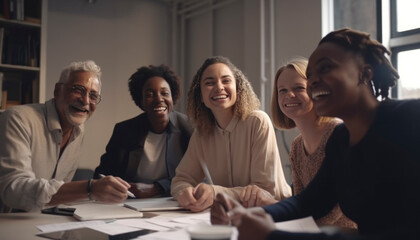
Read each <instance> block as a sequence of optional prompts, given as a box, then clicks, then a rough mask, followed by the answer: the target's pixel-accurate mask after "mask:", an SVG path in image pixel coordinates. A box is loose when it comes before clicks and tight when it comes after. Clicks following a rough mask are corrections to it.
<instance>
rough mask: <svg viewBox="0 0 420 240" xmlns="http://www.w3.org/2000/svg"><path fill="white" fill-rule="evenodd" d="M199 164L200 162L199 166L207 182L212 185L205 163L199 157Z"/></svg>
mask: <svg viewBox="0 0 420 240" xmlns="http://www.w3.org/2000/svg"><path fill="white" fill-rule="evenodd" d="M200 164H201V168H202V169H203V172H204V175H205V176H206V179H207V182H208V184H210V185H213V180H212V179H211V176H210V172H209V169H208V167H207V164H206V163H205V162H204V160H203V159H201V158H200Z"/></svg>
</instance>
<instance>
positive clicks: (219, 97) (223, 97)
mask: <svg viewBox="0 0 420 240" xmlns="http://www.w3.org/2000/svg"><path fill="white" fill-rule="evenodd" d="M226 98H228V96H227V95H219V96H214V97H212V99H213V100H217V99H226Z"/></svg>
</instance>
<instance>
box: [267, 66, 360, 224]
mask: <svg viewBox="0 0 420 240" xmlns="http://www.w3.org/2000/svg"><path fill="white" fill-rule="evenodd" d="M307 65H308V61H307V60H306V59H305V58H295V59H293V60H291V61H289V62H288V63H286V64H285V65H283V66H282V67H280V68H279V70H277V73H276V77H275V82H274V86H273V95H272V98H271V115H272V116H271V118H272V120H273V124H274V126H275V127H276V128H278V129H292V128H294V127H297V129H298V130H299V132H300V135H298V136H297V137H296V138H295V140H294V141H293V142H292V144H291V151H290V156H289V157H290V164H291V166H292V176H293V190H294V193H295V194H298V193H300V192H301V191H302V190H303V189H304V188H305V187H306V186H308V184H309V183H310V182H311V180H312V179H313V178H314V176H315V174H316V173H317V172H318V170H319V168H320V167H321V164H322V162H323V160H324V157H325V146H326V144H327V140H328V139H329V137H330V135H331V133H332V132H333V130H334V128H335V127H336V126H337V124H339V123H340V122H341V121H340V120H338V119H336V118H330V117H320V116H318V115H317V114H316V112H315V109H314V106H313V102H312V100H311V98H310V97H309V96H308V93H307V91H306V88H307V79H306V67H307ZM317 223H318V224H328V225H332V224H333V225H339V226H342V227H348V228H356V227H357V226H356V224H355V223H354V222H353V221H351V220H350V219H348V218H347V217H346V216H344V214H343V213H342V212H341V210H340V207H339V206H338V205H337V206H335V207H334V209H333V210H332V211H331V212H330V213H329V214H328V215H326V216H324V217H322V218H320V219H317Z"/></svg>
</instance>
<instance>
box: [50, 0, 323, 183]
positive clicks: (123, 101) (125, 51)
mask: <svg viewBox="0 0 420 240" xmlns="http://www.w3.org/2000/svg"><path fill="white" fill-rule="evenodd" d="M261 3H263V4H262V5H261ZM272 3H274V7H275V8H274V11H272V10H273V9H270V8H269V6H270V0H261V1H258V0H236V1H232V2H230V3H229V4H226V5H225V6H223V7H222V8H219V9H217V10H215V11H213V12H204V13H202V14H199V15H197V16H193V17H190V18H188V19H187V20H186V21H185V33H184V37H185V46H184V47H185V52H184V54H185V55H184V56H185V66H184V67H185V68H183V69H177V70H178V72H179V73H184V74H183V75H185V76H181V77H185V80H184V94H186V90H187V89H188V87H189V83H190V82H191V78H192V76H193V75H194V73H195V71H196V70H197V68H198V67H199V66H200V65H201V64H202V62H203V61H204V59H205V58H206V57H208V56H211V55H224V56H227V57H229V58H230V59H231V60H232V62H233V63H234V64H235V65H237V66H238V67H239V68H241V69H242V70H243V71H244V72H245V73H246V74H247V75H248V77H249V79H250V80H251V82H252V84H253V86H254V90H255V91H256V93H257V94H258V95H259V96H260V95H261V93H262V92H265V96H260V98H264V100H265V102H266V107H265V109H264V110H265V111H266V112H267V113H269V104H270V102H269V101H270V99H271V89H272V87H271V86H272V80H273V79H272V76H273V75H274V73H275V72H274V71H275V70H276V68H277V67H278V66H279V65H280V64H282V63H283V62H284V61H285V60H287V59H289V58H291V57H293V56H296V55H300V56H304V57H309V55H310V53H311V52H312V50H313V49H314V48H315V46H316V43H317V42H318V41H319V39H320V38H321V0H312V1H307V0H273V2H272ZM261 6H264V7H263V8H264V11H263V12H265V14H267V15H268V14H269V12H270V11H272V12H274V22H275V24H274V26H273V28H274V36H273V37H274V38H273V39H274V40H275V42H274V44H275V51H274V53H272V52H269V51H265V52H266V53H267V56H266V57H270V56H271V55H270V54H274V55H273V56H274V57H273V59H274V62H273V63H270V62H267V66H268V65H270V64H271V65H273V66H274V67H275V69H274V70H270V71H268V73H267V79H268V82H267V83H266V85H265V86H264V85H261V77H260V76H261V66H260V62H261V55H260V49H261V47H262V46H263V47H264V46H265V47H268V46H267V44H269V43H268V42H264V44H265V45H262V44H263V43H262V40H261V38H260V36H261V35H260V30H261V24H260V23H261V21H264V22H265V21H267V19H265V20H261V18H260V16H261V11H260V10H261ZM170 11H171V9H170V6H168V5H166V4H165V3H164V2H162V1H157V0H118V1H116V0H97V1H95V3H94V4H88V3H87V1H82V0H72V1H68V0H50V1H49V3H48V23H47V35H48V37H47V89H46V91H47V99H49V98H51V97H52V93H53V87H54V83H55V82H56V80H57V79H58V76H59V73H60V70H61V69H62V67H64V66H65V65H67V64H68V63H69V62H71V61H73V60H83V59H92V60H95V61H96V62H97V63H98V65H100V66H101V67H102V69H103V78H102V81H103V87H102V95H103V97H104V100H103V102H101V103H100V105H99V106H98V108H97V110H96V112H95V114H94V116H93V117H92V119H90V120H89V121H88V122H87V124H86V129H87V131H86V138H85V142H86V143H87V144H86V147H85V149H83V153H82V159H81V167H88V168H91V169H93V168H94V167H95V166H96V165H97V164H98V163H99V158H100V155H101V154H102V153H103V152H104V150H105V146H106V144H107V142H108V140H109V138H110V136H111V133H112V129H113V126H114V124H115V123H116V122H119V121H122V120H125V119H127V118H130V117H133V116H135V115H137V114H138V113H139V111H140V110H139V109H138V108H137V107H136V106H135V105H134V103H133V102H132V100H131V98H130V96H129V93H128V88H127V79H128V78H129V76H130V75H131V74H132V73H133V72H134V71H135V70H136V68H138V67H140V66H143V65H147V64H159V63H166V64H169V65H171V62H170V61H171V59H172V55H171V54H172V49H171V46H173V45H172V43H171V26H173V25H172V22H171V21H172V17H171V16H170V15H169V14H170V13H171V12H170ZM265 24H266V26H265V30H266V32H267V28H270V26H268V25H267V22H265ZM179 31H181V29H177V33H179ZM266 34H268V35H269V33H266ZM267 39H268V38H267ZM177 50H178V49H177ZM174 59H177V60H176V61H177V62H176V63H174V64H173V65H177V66H178V65H179V62H178V60H179V58H174ZM266 60H267V59H264V61H266ZM268 69H269V68H268ZM262 88H264V91H261V90H262ZM184 104H185V101H181V102H180V104H179V105H180V106H178V107H177V108H178V109H181V110H183V109H185V108H184V106H183V105H184ZM277 133H279V132H277ZM296 134H297V133H296V131H286V137H287V140H286V142H287V144H290V142H291V140H292V139H293V138H294V137H295V136H296ZM279 135H280V134H279ZM279 149H280V154H281V158H282V161H283V162H284V163H285V171H288V170H289V169H288V166H287V165H288V156H287V153H286V151H285V149H284V148H283V143H282V142H281V138H279ZM286 175H287V176H288V180H289V181H290V174H289V173H288V172H286Z"/></svg>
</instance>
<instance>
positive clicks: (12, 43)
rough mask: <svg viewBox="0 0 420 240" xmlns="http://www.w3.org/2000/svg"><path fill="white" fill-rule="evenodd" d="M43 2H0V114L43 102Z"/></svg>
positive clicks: (24, 0) (42, 0) (35, 0)
mask: <svg viewBox="0 0 420 240" xmlns="http://www.w3.org/2000/svg"><path fill="white" fill-rule="evenodd" d="M46 8H47V0H0V111H4V110H5V109H7V108H9V107H11V106H14V105H19V104H28V103H38V102H43V101H45V90H44V89H45V62H46V60H45V55H46V54H45V53H46V50H45V47H46V44H45V43H46V41H45V39H46V16H45V15H46V14H43V13H46Z"/></svg>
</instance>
